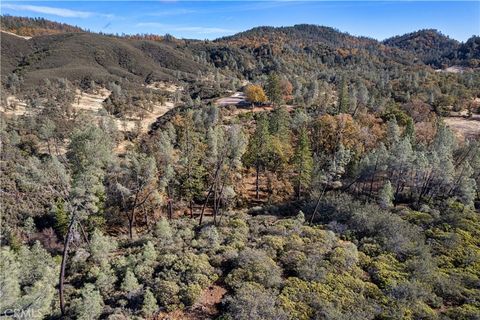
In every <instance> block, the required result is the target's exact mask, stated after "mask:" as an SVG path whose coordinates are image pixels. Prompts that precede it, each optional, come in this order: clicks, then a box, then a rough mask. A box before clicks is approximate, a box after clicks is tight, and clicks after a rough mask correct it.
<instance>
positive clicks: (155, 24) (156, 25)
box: [136, 22, 235, 34]
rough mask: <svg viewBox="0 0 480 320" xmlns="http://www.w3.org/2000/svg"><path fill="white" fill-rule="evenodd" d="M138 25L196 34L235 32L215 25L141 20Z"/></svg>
mask: <svg viewBox="0 0 480 320" xmlns="http://www.w3.org/2000/svg"><path fill="white" fill-rule="evenodd" d="M136 26H137V27H150V28H157V29H161V30H163V31H166V32H192V33H196V34H211V33H229V32H235V31H234V30H231V29H224V28H215V27H200V26H176V25H169V24H163V23H158V22H140V23H137V25H136Z"/></svg>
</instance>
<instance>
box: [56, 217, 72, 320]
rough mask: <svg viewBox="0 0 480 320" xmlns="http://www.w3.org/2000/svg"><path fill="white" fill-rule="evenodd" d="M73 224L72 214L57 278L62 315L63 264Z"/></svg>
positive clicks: (65, 263) (63, 310)
mask: <svg viewBox="0 0 480 320" xmlns="http://www.w3.org/2000/svg"><path fill="white" fill-rule="evenodd" d="M74 224H75V217H74V216H73V217H72V219H71V220H70V225H69V226H68V230H67V234H66V235H65V241H64V243H63V254H62V263H61V265H60V276H59V279H58V295H59V297H60V310H61V311H62V316H64V315H65V297H64V295H63V290H64V286H63V283H64V281H65V266H66V265H67V258H68V248H69V246H70V236H71V235H72V231H73V226H74Z"/></svg>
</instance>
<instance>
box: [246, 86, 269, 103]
mask: <svg viewBox="0 0 480 320" xmlns="http://www.w3.org/2000/svg"><path fill="white" fill-rule="evenodd" d="M245 95H246V97H247V100H248V101H250V102H252V103H262V102H266V101H267V96H266V95H265V91H263V88H262V87H261V86H259V85H255V84H251V85H248V86H247V87H246V88H245Z"/></svg>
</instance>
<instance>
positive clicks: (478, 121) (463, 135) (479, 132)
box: [444, 115, 480, 141]
mask: <svg viewBox="0 0 480 320" xmlns="http://www.w3.org/2000/svg"><path fill="white" fill-rule="evenodd" d="M444 121H445V123H446V124H447V126H448V127H449V128H450V129H452V131H453V132H454V134H455V136H456V137H457V139H459V140H460V141H464V140H465V139H469V138H479V137H480V117H479V115H475V116H473V117H472V118H461V117H447V118H444Z"/></svg>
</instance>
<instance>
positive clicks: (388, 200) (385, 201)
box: [378, 180, 393, 209]
mask: <svg viewBox="0 0 480 320" xmlns="http://www.w3.org/2000/svg"><path fill="white" fill-rule="evenodd" d="M392 200H393V188H392V184H391V183H390V180H387V181H386V182H385V183H384V184H383V186H382V189H380V191H379V192H378V201H379V204H380V206H381V207H382V208H384V209H386V208H389V207H391V206H392V205H393V202H392Z"/></svg>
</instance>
